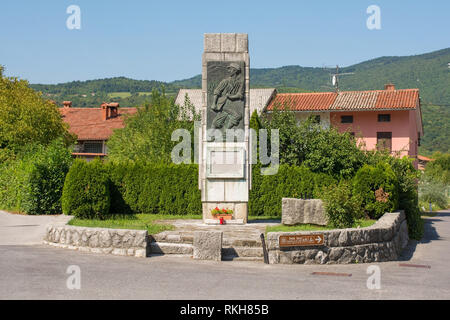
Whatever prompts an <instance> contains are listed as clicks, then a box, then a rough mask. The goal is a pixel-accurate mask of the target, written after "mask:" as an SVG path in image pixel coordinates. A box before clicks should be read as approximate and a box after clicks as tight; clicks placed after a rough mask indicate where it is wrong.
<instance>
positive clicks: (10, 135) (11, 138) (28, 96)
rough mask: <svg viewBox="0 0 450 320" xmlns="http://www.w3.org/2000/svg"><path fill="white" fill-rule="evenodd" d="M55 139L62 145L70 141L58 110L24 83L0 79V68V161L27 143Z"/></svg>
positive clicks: (70, 137) (3, 77)
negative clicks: (59, 139)
mask: <svg viewBox="0 0 450 320" xmlns="http://www.w3.org/2000/svg"><path fill="white" fill-rule="evenodd" d="M59 137H62V138H63V140H64V142H65V143H66V145H68V144H70V143H71V142H73V141H74V137H73V136H72V135H71V134H70V133H69V132H68V126H67V125H66V124H65V123H64V122H63V120H62V119H61V114H60V113H59V111H58V107H57V106H56V105H54V104H52V103H51V102H49V101H47V100H45V99H43V98H42V95H41V93H38V92H36V91H34V90H33V89H31V88H30V87H29V85H28V82H27V81H25V80H19V79H17V78H12V77H5V76H3V67H1V68H0V161H3V160H4V159H5V158H9V157H12V156H14V155H15V154H16V153H17V152H18V151H19V150H20V149H21V148H23V147H24V146H26V145H28V144H30V143H37V144H42V145H48V144H49V143H50V142H51V141H53V140H55V139H56V138H59Z"/></svg>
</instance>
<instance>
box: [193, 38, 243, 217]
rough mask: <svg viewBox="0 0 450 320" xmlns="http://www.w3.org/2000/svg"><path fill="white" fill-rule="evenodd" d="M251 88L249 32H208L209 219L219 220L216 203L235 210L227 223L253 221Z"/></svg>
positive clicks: (204, 139)
mask: <svg viewBox="0 0 450 320" xmlns="http://www.w3.org/2000/svg"><path fill="white" fill-rule="evenodd" d="M249 92H250V59H249V54H248V35H247V34H241V33H209V34H205V35H204V53H203V57H202V130H201V137H200V141H201V143H200V150H201V156H200V157H199V188H200V189H201V195H202V207H203V221H204V222H205V223H217V219H214V217H213V215H212V214H211V210H212V209H214V208H216V207H218V208H219V209H228V210H232V211H233V217H232V220H229V221H227V223H229V224H230V223H236V224H240V223H247V216H248V197H249V189H250V181H251V166H250V164H249V163H250V161H249V159H250V155H249V151H250V145H249V140H250V139H249V121H250V111H249V110H250V94H249Z"/></svg>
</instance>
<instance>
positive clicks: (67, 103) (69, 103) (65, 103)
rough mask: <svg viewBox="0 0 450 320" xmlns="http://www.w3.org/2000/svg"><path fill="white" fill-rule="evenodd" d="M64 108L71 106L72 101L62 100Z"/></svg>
mask: <svg viewBox="0 0 450 320" xmlns="http://www.w3.org/2000/svg"><path fill="white" fill-rule="evenodd" d="M63 106H64V108H72V101H63Z"/></svg>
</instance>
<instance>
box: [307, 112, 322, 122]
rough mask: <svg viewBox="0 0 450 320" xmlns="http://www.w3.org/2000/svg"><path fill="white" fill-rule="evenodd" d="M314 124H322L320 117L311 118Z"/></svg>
mask: <svg viewBox="0 0 450 320" xmlns="http://www.w3.org/2000/svg"><path fill="white" fill-rule="evenodd" d="M309 119H310V120H311V122H312V123H316V124H319V123H320V115H318V114H317V115H312V116H310V117H309Z"/></svg>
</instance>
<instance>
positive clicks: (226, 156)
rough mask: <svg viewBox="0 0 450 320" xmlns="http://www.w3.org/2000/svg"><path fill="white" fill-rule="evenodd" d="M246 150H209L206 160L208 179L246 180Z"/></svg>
mask: <svg viewBox="0 0 450 320" xmlns="http://www.w3.org/2000/svg"><path fill="white" fill-rule="evenodd" d="M244 152H245V151H244V148H232V149H225V148H208V150H207V158H206V177H207V178H231V179H236V178H240V179H243V178H244V164H245V154H244Z"/></svg>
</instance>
